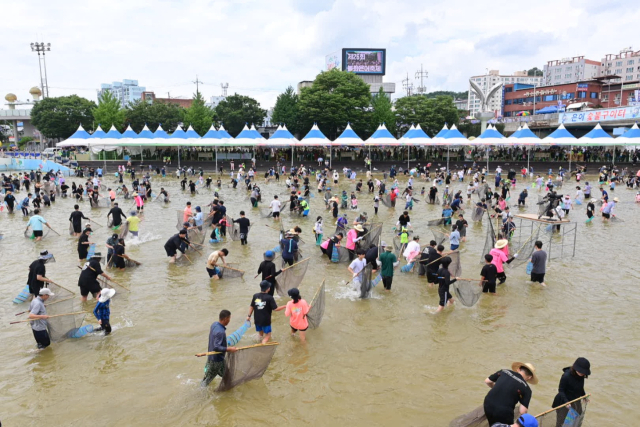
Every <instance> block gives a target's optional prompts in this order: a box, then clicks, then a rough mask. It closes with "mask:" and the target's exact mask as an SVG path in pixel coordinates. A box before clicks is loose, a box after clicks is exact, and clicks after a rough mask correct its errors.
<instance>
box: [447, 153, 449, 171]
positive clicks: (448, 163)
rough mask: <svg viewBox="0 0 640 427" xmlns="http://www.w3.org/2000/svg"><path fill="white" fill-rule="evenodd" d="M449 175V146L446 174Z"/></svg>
mask: <svg viewBox="0 0 640 427" xmlns="http://www.w3.org/2000/svg"><path fill="white" fill-rule="evenodd" d="M448 173H449V146H447V174H448Z"/></svg>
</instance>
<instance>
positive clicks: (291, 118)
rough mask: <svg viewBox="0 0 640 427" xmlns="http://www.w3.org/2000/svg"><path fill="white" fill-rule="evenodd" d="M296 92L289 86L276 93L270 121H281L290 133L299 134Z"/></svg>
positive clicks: (298, 111)
mask: <svg viewBox="0 0 640 427" xmlns="http://www.w3.org/2000/svg"><path fill="white" fill-rule="evenodd" d="M299 100H300V99H299V98H298V94H297V93H296V92H295V91H294V90H293V87H291V86H289V87H288V88H287V89H286V90H285V91H284V92H282V93H281V94H280V95H278V98H277V99H276V105H275V106H274V107H273V114H272V116H271V122H272V123H278V124H280V123H283V124H285V125H286V126H287V129H289V132H291V133H292V134H294V135H295V134H299V133H300V131H301V129H300V123H299V119H300V106H299V104H298V101H299Z"/></svg>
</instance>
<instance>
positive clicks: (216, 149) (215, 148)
mask: <svg viewBox="0 0 640 427" xmlns="http://www.w3.org/2000/svg"><path fill="white" fill-rule="evenodd" d="M214 150H215V151H216V172H217V171H218V147H214Z"/></svg>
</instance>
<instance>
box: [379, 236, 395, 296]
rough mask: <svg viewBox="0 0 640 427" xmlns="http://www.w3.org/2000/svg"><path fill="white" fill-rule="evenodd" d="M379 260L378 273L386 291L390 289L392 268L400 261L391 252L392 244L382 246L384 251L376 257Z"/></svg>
mask: <svg viewBox="0 0 640 427" xmlns="http://www.w3.org/2000/svg"><path fill="white" fill-rule="evenodd" d="M378 259H379V260H380V267H381V269H380V274H381V275H382V284H383V285H384V289H385V290H386V291H387V292H390V291H391V284H392V283H393V268H394V267H396V266H397V265H398V264H399V263H400V261H398V258H397V257H396V255H395V254H394V253H393V245H387V246H385V247H384V252H383V253H381V254H380V256H379V257H378Z"/></svg>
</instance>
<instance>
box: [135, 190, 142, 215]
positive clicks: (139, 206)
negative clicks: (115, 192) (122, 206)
mask: <svg viewBox="0 0 640 427" xmlns="http://www.w3.org/2000/svg"><path fill="white" fill-rule="evenodd" d="M133 200H134V201H135V202H136V209H137V210H138V213H140V212H142V211H144V200H142V197H140V195H139V194H138V193H133Z"/></svg>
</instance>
